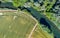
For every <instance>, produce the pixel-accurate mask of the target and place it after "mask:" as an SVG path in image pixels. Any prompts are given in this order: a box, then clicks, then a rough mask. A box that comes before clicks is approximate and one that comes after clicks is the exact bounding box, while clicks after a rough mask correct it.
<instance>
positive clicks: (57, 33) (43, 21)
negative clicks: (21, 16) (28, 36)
mask: <svg viewBox="0 0 60 38" xmlns="http://www.w3.org/2000/svg"><path fill="white" fill-rule="evenodd" d="M27 9H28V10H29V11H30V14H31V15H32V16H33V17H35V18H36V19H37V20H38V21H39V23H41V24H44V25H45V26H48V28H49V29H50V30H51V31H52V32H53V33H54V35H55V38H60V30H59V29H58V28H57V26H56V25H55V24H54V23H53V22H52V21H50V20H49V19H48V18H47V17H45V16H44V15H43V14H41V13H40V12H38V11H36V10H35V9H33V8H27Z"/></svg>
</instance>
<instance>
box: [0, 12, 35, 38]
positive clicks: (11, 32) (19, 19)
mask: <svg viewBox="0 0 60 38" xmlns="http://www.w3.org/2000/svg"><path fill="white" fill-rule="evenodd" d="M0 14H1V13H0ZM35 24H36V21H35V20H34V19H33V18H31V17H30V16H28V15H26V14H24V13H22V12H21V13H17V14H16V13H13V12H12V13H9V12H5V13H2V15H0V38H27V37H28V36H29V34H30V32H31V30H32V28H33V27H34V25H35Z"/></svg>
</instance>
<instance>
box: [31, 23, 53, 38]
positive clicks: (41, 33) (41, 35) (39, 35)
mask: <svg viewBox="0 0 60 38" xmlns="http://www.w3.org/2000/svg"><path fill="white" fill-rule="evenodd" d="M53 36H54V35H53V34H52V33H51V34H49V33H48V32H47V31H45V30H43V28H41V25H40V24H38V26H37V27H36V29H35V31H34V33H33V34H32V37H31V38H54V37H53Z"/></svg>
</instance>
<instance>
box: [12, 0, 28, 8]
mask: <svg viewBox="0 0 60 38" xmlns="http://www.w3.org/2000/svg"><path fill="white" fill-rule="evenodd" d="M12 1H13V2H12V3H13V5H14V6H15V7H18V6H23V5H24V3H25V2H27V0H12Z"/></svg>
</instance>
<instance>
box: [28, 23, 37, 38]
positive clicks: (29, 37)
mask: <svg viewBox="0 0 60 38" xmlns="http://www.w3.org/2000/svg"><path fill="white" fill-rule="evenodd" d="M37 24H38V23H36V24H35V26H34V27H33V29H32V31H31V32H30V34H29V36H28V38H31V35H32V34H33V32H34V30H35V28H36V26H37Z"/></svg>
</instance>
